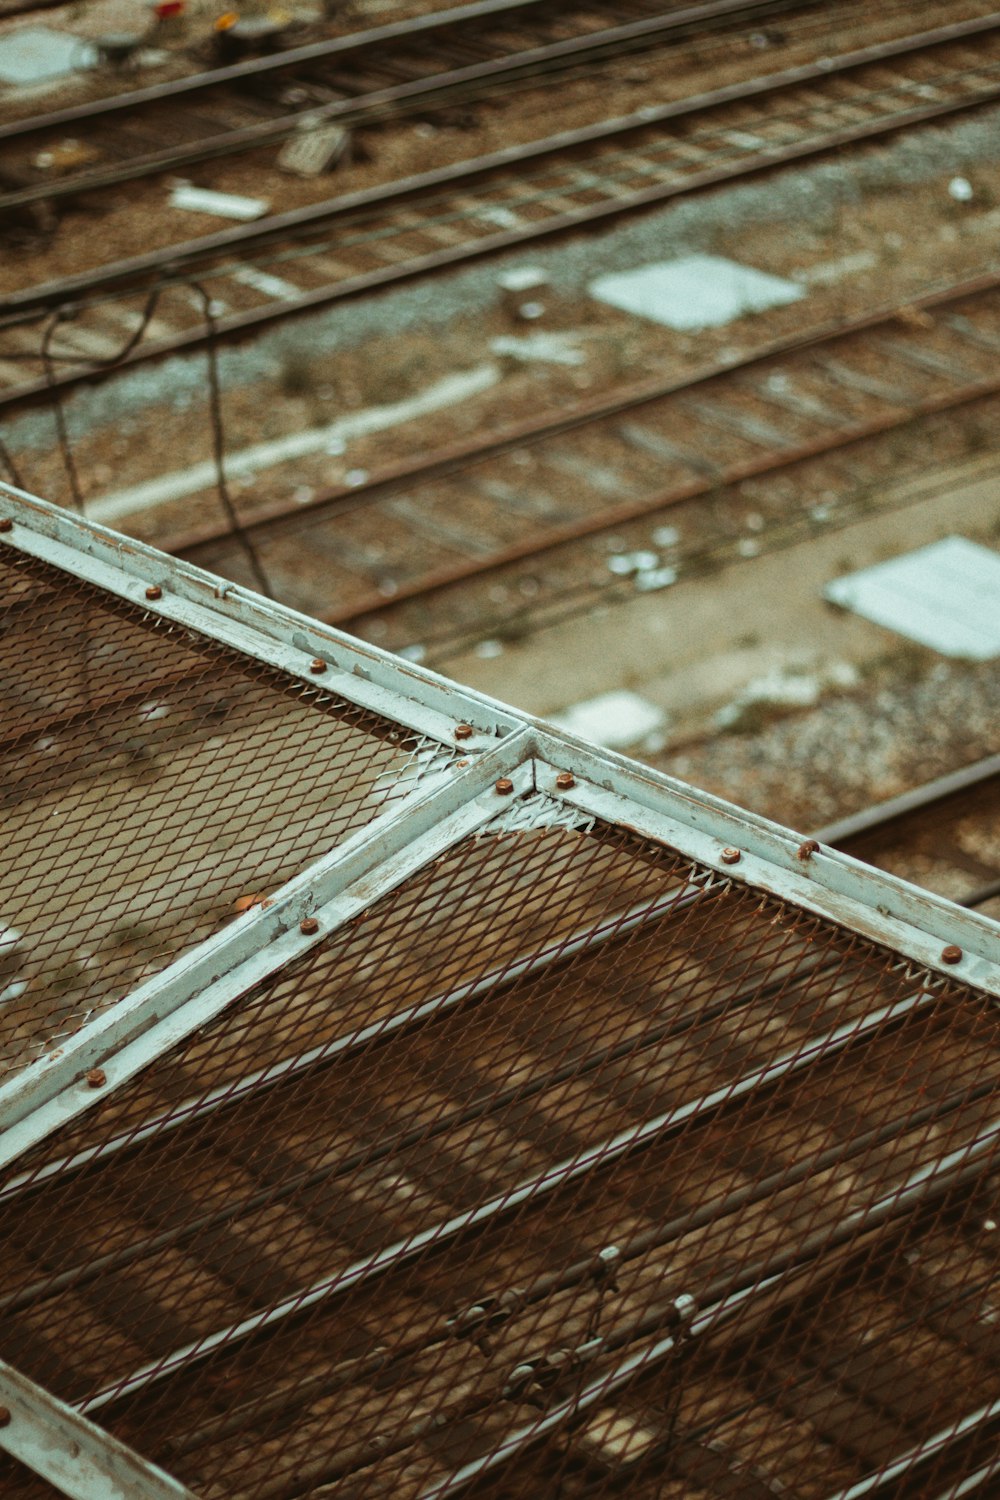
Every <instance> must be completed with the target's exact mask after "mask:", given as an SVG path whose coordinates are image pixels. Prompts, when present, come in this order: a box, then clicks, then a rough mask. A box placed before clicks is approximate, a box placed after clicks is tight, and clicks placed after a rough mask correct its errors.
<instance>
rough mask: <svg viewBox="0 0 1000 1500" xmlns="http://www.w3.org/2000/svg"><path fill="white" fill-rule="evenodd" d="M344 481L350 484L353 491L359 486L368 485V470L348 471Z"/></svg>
mask: <svg viewBox="0 0 1000 1500" xmlns="http://www.w3.org/2000/svg"><path fill="white" fill-rule="evenodd" d="M344 481H345V483H346V484H349V485H350V486H351V488H352V489H357V487H358V485H359V484H367V482H368V470H367V469H348V471H347V473H346V474H345V475H344Z"/></svg>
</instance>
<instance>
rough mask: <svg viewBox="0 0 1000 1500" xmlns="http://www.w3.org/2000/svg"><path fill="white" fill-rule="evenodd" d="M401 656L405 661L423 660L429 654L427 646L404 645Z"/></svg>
mask: <svg viewBox="0 0 1000 1500" xmlns="http://www.w3.org/2000/svg"><path fill="white" fill-rule="evenodd" d="M399 654H400V656H401V657H402V658H403V660H404V661H423V659H424V657H425V656H426V655H427V647H426V646H403V648H402V649H401V651H400V653H399Z"/></svg>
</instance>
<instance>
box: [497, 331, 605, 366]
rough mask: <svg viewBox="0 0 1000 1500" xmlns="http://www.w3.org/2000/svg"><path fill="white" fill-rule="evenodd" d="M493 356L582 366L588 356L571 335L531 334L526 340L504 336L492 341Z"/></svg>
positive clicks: (529, 361)
mask: <svg viewBox="0 0 1000 1500" xmlns="http://www.w3.org/2000/svg"><path fill="white" fill-rule="evenodd" d="M490 353H491V354H501V355H502V354H506V355H507V356H508V357H509V358H511V359H519V360H523V361H525V362H526V363H529V364H530V363H532V362H535V361H538V362H540V363H543V364H552V365H582V364H584V363H585V361H586V358H587V356H586V355H585V354H584V352H583V350H582V349H579V348H577V347H576V342H575V338H574V335H573V334H571V333H529V334H527V335H526V336H525V337H524V338H517V337H515V336H514V335H504V336H502V337H501V338H496V339H491V341H490Z"/></svg>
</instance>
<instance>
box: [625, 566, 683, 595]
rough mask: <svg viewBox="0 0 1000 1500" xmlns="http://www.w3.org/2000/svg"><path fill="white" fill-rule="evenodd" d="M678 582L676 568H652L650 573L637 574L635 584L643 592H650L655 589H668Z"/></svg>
mask: <svg viewBox="0 0 1000 1500" xmlns="http://www.w3.org/2000/svg"><path fill="white" fill-rule="evenodd" d="M676 582H677V569H676V568H651V569H650V571H649V572H648V573H637V574H636V575H635V586H636V588H637V589H638V590H639V592H640V593H642V594H650V593H652V592H653V590H654V589H667V588H669V587H670V585H671V584H672V583H676Z"/></svg>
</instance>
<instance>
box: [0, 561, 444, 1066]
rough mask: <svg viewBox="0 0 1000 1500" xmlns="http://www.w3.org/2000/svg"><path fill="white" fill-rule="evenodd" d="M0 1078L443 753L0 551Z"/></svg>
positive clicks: (265, 888) (315, 688) (323, 847)
mask: <svg viewBox="0 0 1000 1500" xmlns="http://www.w3.org/2000/svg"><path fill="white" fill-rule="evenodd" d="M0 636H2V638H3V647H4V668H3V676H2V681H0V803H2V807H0V816H2V820H3V860H2V862H0V1078H2V1077H3V1076H4V1075H5V1074H7V1073H10V1072H12V1071H14V1070H17V1069H19V1068H21V1067H23V1066H24V1065H25V1064H26V1063H29V1062H31V1061H32V1060H34V1059H35V1058H36V1057H38V1056H40V1055H41V1054H43V1053H44V1052H45V1051H47V1050H50V1049H52V1048H53V1047H56V1046H58V1045H59V1043H60V1042H61V1041H62V1040H64V1039H65V1038H66V1037H67V1036H69V1035H71V1034H72V1033H73V1032H75V1031H76V1030H78V1029H79V1027H80V1026H81V1025H82V1024H83V1023H84V1022H85V1021H86V1020H87V1018H88V1017H89V1016H90V1015H92V1014H93V1013H94V1012H95V1011H97V1010H100V1009H101V1008H102V1007H105V1006H107V1005H108V1004H110V1003H112V1002H114V1001H115V1000H116V999H118V998H120V997H121V996H123V995H124V994H125V993H127V992H128V991H129V990H130V989H132V988H133V987H134V986H135V985H136V984H137V983H138V982H139V981H141V980H142V979H144V978H146V977H147V976H149V975H150V974H153V973H155V972H157V971H158V970H159V969H161V968H162V967H163V966H164V965H165V964H166V963H168V962H169V961H170V960H171V959H173V958H174V957H176V956H177V954H179V953H180V952H182V951H183V950H184V949H186V948H188V947H190V946H191V945H193V944H195V943H197V942H199V941H200V940H201V939H203V938H205V937H208V936H209V935H210V934H212V933H213V932H215V931H216V930H217V929H218V928H219V927H220V926H221V925H222V924H224V923H225V922H226V921H228V920H229V919H230V918H231V917H232V916H233V915H234V914H235V912H236V911H238V910H239V909H240V907H241V906H242V905H244V904H246V903H247V901H248V900H249V899H252V897H253V896H255V895H259V894H261V893H270V892H271V891H273V890H274V889H275V888H276V887H277V886H278V885H280V884H281V882H282V881H284V880H286V879H288V878H289V877H290V876H292V875H294V874H296V873H297V872H298V871H300V870H301V869H302V868H303V867H304V866H305V865H306V864H307V863H308V862H309V861H310V860H312V859H313V858H315V857H316V856H318V855H320V854H323V853H325V852H326V851H328V850H330V849H331V848H333V847H334V845H336V844H337V842H338V841H339V840H340V839H341V838H343V837H344V835H345V834H347V833H348V832H350V831H351V830H353V829H356V828H358V827H360V826H362V825H364V824H365V823H367V822H368V821H369V820H370V819H371V818H372V817H373V816H374V815H375V814H376V813H377V812H378V811H379V810H380V808H381V807H382V806H384V804H385V802H386V801H387V799H389V798H390V797H391V796H392V794H393V791H394V789H395V788H397V787H398V786H399V785H400V784H405V785H406V786H407V789H411V787H410V783H411V782H412V780H413V779H414V778H415V777H416V775H418V774H421V773H422V772H423V771H424V770H425V769H427V768H428V766H430V765H432V764H434V763H436V762H437V761H438V760H444V759H445V758H446V757H447V756H448V755H449V754H450V753H451V752H449V751H445V750H444V749H443V748H442V747H440V746H438V745H436V744H435V743H433V742H430V741H427V740H424V739H422V738H421V737H419V736H416V735H413V734H410V733H409V732H408V731H406V730H402V729H400V728H399V727H398V726H396V725H394V724H392V723H390V722H388V721H385V720H382V719H380V718H378V717H377V716H376V715H374V714H370V713H367V712H365V711H363V710H361V709H359V708H357V707H356V706H354V705H351V704H347V703H345V702H343V701H341V700H340V699H338V698H337V697H336V696H335V695H334V694H332V693H330V692H328V691H324V690H323V688H322V687H321V686H320V685H318V683H316V684H314V683H311V682H303V681H300V680H298V679H296V678H293V677H289V676H286V675H285V674H283V673H282V672H279V671H277V670H274V669H272V668H269V667H267V666H264V665H261V664H260V663H258V662H255V661H253V660H252V659H251V658H249V657H245V656H242V655H241V654H240V653H238V652H236V651H233V650H230V649H228V648H227V647H224V646H221V645H219V644H217V643H216V642H213V641H211V640H208V639H206V638H205V637H202V636H200V635H198V634H196V633H195V632H194V631H191V630H188V629H186V628H182V627H180V626H177V625H174V624H171V623H170V622H169V621H166V620H164V619H163V618H162V617H160V616H158V615H155V614H153V613H152V612H149V611H145V610H142V609H139V608H136V607H134V606H132V605H130V604H127V603H123V602H122V601H120V600H118V599H116V598H115V597H114V596H113V595H111V594H108V593H105V592H104V591H102V590H100V589H98V588H95V587H92V586H91V585H89V584H85V583H82V582H78V581H76V580H73V579H71V578H67V577H66V575H64V574H62V573H61V572H59V571H57V570H56V569H54V568H51V567H49V566H47V565H45V564H42V563H38V562H36V561H34V560H32V559H30V558H27V557H24V556H22V555H20V554H16V553H13V552H12V551H11V550H10V549H4V551H3V554H2V556H0Z"/></svg>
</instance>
